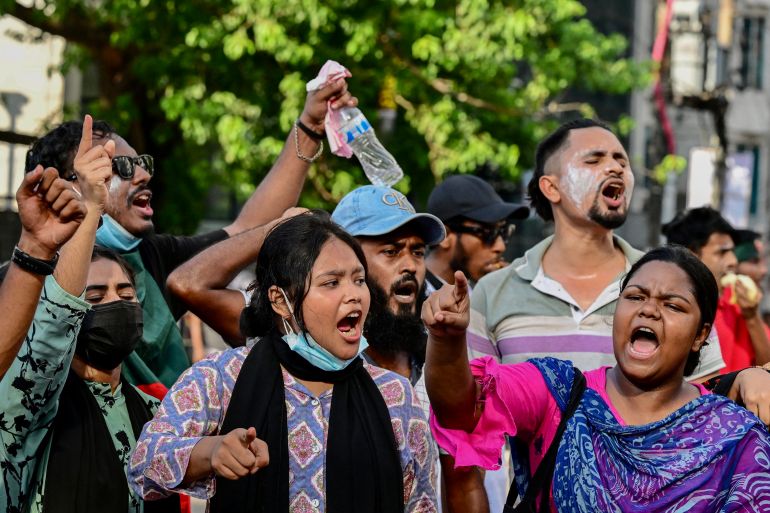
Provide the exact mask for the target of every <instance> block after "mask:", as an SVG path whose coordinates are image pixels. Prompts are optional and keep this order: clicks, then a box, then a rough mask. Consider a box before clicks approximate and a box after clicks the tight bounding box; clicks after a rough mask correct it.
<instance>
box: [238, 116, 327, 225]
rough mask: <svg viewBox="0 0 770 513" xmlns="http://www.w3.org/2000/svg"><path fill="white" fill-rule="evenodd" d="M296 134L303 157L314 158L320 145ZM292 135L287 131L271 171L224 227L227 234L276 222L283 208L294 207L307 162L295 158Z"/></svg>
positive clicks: (306, 168) (301, 134)
mask: <svg viewBox="0 0 770 513" xmlns="http://www.w3.org/2000/svg"><path fill="white" fill-rule="evenodd" d="M305 123H309V121H306V122H305ZM296 134H297V142H298V143H299V149H300V151H301V152H302V154H303V155H305V156H307V157H312V156H313V155H315V153H316V152H317V151H318V147H319V145H320V144H321V143H320V142H319V141H315V140H313V139H311V138H310V137H308V136H307V134H305V133H304V132H303V131H302V130H298V131H296ZM294 136H295V131H294V130H292V131H290V132H289V135H288V137H287V138H286V142H285V143H284V145H283V149H282V150H281V154H280V155H279V156H278V159H277V160H276V161H275V164H273V167H272V168H271V169H270V172H269V173H268V174H267V176H265V178H264V179H263V180H262V182H260V184H259V186H258V187H257V190H255V191H254V192H253V193H252V195H251V197H250V198H249V199H248V201H246V204H245V205H244V206H243V208H242V209H241V212H240V214H238V217H237V218H236V219H235V221H233V223H232V224H230V225H229V226H226V227H225V228H224V229H225V231H226V232H227V233H228V234H230V235H235V234H238V233H241V232H243V231H244V230H248V229H251V228H254V227H255V226H260V225H263V224H265V223H267V222H269V221H272V220H273V219H277V218H278V217H280V216H281V214H283V212H284V211H285V210H286V209H288V208H291V207H293V206H295V205H296V204H297V202H298V201H299V195H300V193H301V192H302V187H303V186H304V184H305V178H307V172H308V169H310V163H308V162H306V161H304V160H302V159H300V158H299V157H298V156H297V149H296V145H295V142H294Z"/></svg>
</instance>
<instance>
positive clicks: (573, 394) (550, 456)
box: [503, 368, 586, 513]
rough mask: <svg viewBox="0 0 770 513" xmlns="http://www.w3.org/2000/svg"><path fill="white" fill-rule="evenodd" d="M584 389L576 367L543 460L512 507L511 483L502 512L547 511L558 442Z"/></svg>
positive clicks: (516, 493) (515, 494)
mask: <svg viewBox="0 0 770 513" xmlns="http://www.w3.org/2000/svg"><path fill="white" fill-rule="evenodd" d="M585 389H586V378H585V376H583V373H582V372H580V371H579V370H578V369H577V368H576V369H575V377H574V379H573V381H572V389H571V391H570V397H569V402H568V403H567V408H566V409H565V410H564V411H563V412H562V416H561V422H559V426H558V427H557V428H556V433H555V434H554V437H553V441H552V442H551V445H550V446H549V447H548V451H547V452H546V453H545V456H544V457H543V461H541V462H540V465H538V467H537V470H536V471H535V475H534V476H532V479H531V480H530V482H529V486H528V487H527V492H526V493H525V494H524V498H523V499H522V501H521V503H520V504H519V505H518V506H517V507H516V508H514V507H513V504H514V503H515V502H516V499H518V498H519V491H518V488H517V487H516V483H515V482H514V483H513V484H511V488H510V490H509V491H508V499H507V500H506V501H505V508H504V509H503V512H504V513H527V512H536V511H539V512H541V513H547V512H548V508H549V504H548V502H549V501H550V495H551V482H552V481H553V472H554V470H555V468H556V453H557V451H558V450H559V444H560V443H561V439H562V436H563V435H564V431H565V430H566V428H567V421H568V420H569V419H570V417H572V415H573V414H574V413H575V411H576V410H577V408H578V405H579V404H580V399H581V398H582V397H583V392H584V391H585ZM538 495H540V497H541V498H540V507H539V508H537V507H536V501H537V496H538Z"/></svg>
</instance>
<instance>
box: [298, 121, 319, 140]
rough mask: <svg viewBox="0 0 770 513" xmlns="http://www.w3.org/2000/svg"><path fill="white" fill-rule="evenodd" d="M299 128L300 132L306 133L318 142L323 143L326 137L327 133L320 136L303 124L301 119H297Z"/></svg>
mask: <svg viewBox="0 0 770 513" xmlns="http://www.w3.org/2000/svg"><path fill="white" fill-rule="evenodd" d="M297 126H298V127H299V129H300V130H302V131H303V132H305V133H306V134H307V136H308V137H310V138H311V139H315V140H316V141H323V140H324V138H325V137H326V132H322V133H320V134H319V133H318V132H316V131H315V130H313V129H311V128H308V127H307V126H306V125H305V123H303V122H302V121H300V120H299V119H297Z"/></svg>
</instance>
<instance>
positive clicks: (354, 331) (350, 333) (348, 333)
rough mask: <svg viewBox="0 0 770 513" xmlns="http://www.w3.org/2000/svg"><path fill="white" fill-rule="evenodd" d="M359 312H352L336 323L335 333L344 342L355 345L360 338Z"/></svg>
mask: <svg viewBox="0 0 770 513" xmlns="http://www.w3.org/2000/svg"><path fill="white" fill-rule="evenodd" d="M361 319H362V316H361V310H354V311H352V312H350V313H349V314H347V315H346V316H345V317H343V318H342V319H340V320H339V322H337V331H339V332H340V334H341V335H342V338H343V339H345V341H346V342H350V343H355V342H358V341H359V340H360V338H361Z"/></svg>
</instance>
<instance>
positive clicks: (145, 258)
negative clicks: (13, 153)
mask: <svg viewBox="0 0 770 513" xmlns="http://www.w3.org/2000/svg"><path fill="white" fill-rule="evenodd" d="M357 103H358V101H357V99H356V98H355V97H354V96H352V95H351V94H350V93H349V92H348V90H347V83H346V82H345V80H344V79H339V80H337V81H333V82H329V83H327V84H326V85H325V86H324V87H322V88H321V89H318V90H316V91H312V92H309V93H308V95H307V98H306V100H305V106H304V110H303V111H302V114H301V115H300V117H299V119H298V120H297V122H296V124H295V127H294V128H293V129H292V130H291V132H290V133H289V135H288V137H287V139H286V142H285V144H284V147H283V150H282V152H281V154H280V155H279V157H278V159H277V160H276V162H275V164H274V165H273V167H272V169H271V170H270V172H269V173H268V175H267V176H266V177H265V178H264V180H263V181H262V183H260V184H259V187H257V189H256V191H255V192H254V193H253V194H252V196H251V198H249V200H248V201H247V202H246V204H245V205H244V206H243V209H242V210H241V212H240V214H239V215H238V217H237V218H236V219H235V220H234V221H233V222H232V223H231V224H230V225H228V226H225V227H224V228H223V229H221V230H215V231H213V232H209V233H204V234H201V235H197V236H194V237H176V236H171V235H157V234H154V233H153V222H152V216H153V213H154V212H153V209H152V206H151V200H152V191H151V190H150V186H149V183H150V180H151V179H152V176H153V173H154V172H155V163H154V162H153V159H152V157H151V156H150V155H139V154H138V153H137V151H136V150H134V148H132V147H131V145H130V144H129V143H128V142H127V141H126V140H125V139H123V138H122V137H121V136H120V135H118V134H117V133H115V131H114V130H113V129H112V128H111V127H110V126H109V125H108V124H107V123H105V122H103V121H98V122H93V125H91V123H92V121H91V119H90V116H86V120H85V122H84V123H80V122H74V121H71V122H67V123H63V124H62V125H60V126H58V127H57V128H55V129H53V130H52V131H51V132H49V133H48V134H46V135H45V136H43V137H42V138H40V139H39V140H37V141H35V143H33V145H32V147H31V148H30V150H29V152H28V153H27V162H26V169H27V170H28V171H30V170H32V169H34V168H35V167H36V166H37V165H43V166H44V167H54V168H56V169H57V170H58V171H59V174H60V176H61V177H63V178H68V179H74V178H73V176H74V170H75V168H76V167H77V166H90V165H95V164H96V163H99V162H102V161H104V160H105V159H109V161H108V162H109V163H111V165H112V170H113V176H112V179H111V181H110V182H109V184H108V191H109V195H108V198H107V202H106V204H105V208H104V214H105V215H103V216H102V223H101V226H100V228H99V230H98V232H97V244H100V245H102V246H106V247H109V248H111V249H114V250H117V251H119V252H120V253H121V254H122V255H123V256H124V257H125V258H126V259H127V260H128V261H129V262H130V263H131V265H132V266H133V267H134V269H135V271H137V296H138V297H139V298H140V299H141V301H142V307H143V310H144V333H143V342H142V343H141V344H140V347H139V348H138V349H137V351H136V352H135V353H133V354H132V355H131V356H130V357H129V358H128V359H127V360H126V363H125V364H124V372H123V374H124V375H125V376H126V377H127V379H128V380H129V381H130V382H132V383H133V384H138V385H146V387H145V390H147V391H150V392H151V393H152V392H157V393H158V394H159V395H160V394H162V391H163V386H160V384H163V385H165V386H170V385H171V384H173V383H174V382H175V381H176V379H177V377H179V375H180V374H181V373H182V372H183V371H184V370H185V369H187V367H189V361H188V359H187V356H186V353H185V351H184V346H183V343H182V337H181V334H180V332H179V329H178V328H177V326H176V320H177V319H178V318H179V317H181V315H182V314H183V313H184V312H185V310H186V309H185V307H184V305H183V304H182V303H181V302H179V301H178V300H175V299H174V298H173V297H172V296H171V295H170V294H169V293H168V291H167V289H166V279H167V277H168V275H169V274H170V273H171V272H172V271H173V270H174V269H175V268H176V267H178V266H179V265H181V264H182V263H184V262H185V261H186V260H188V259H190V258H191V257H192V256H193V255H195V254H196V253H198V252H199V251H201V250H202V249H204V248H206V247H208V246H210V245H212V244H214V243H216V242H219V241H221V240H223V239H226V238H227V237H229V236H231V235H234V234H237V233H240V232H243V231H245V230H247V229H250V228H254V227H256V226H261V225H264V224H266V223H268V222H269V221H271V220H273V219H275V218H277V217H280V216H281V214H282V213H283V212H284V211H285V210H286V209H288V208H289V207H292V206H294V205H296V203H297V200H298V199H299V194H300V192H301V190H302V186H303V185H304V182H305V177H306V176H307V171H308V169H309V167H310V163H311V162H312V161H313V160H315V158H316V155H317V154H318V153H320V152H319V149H321V145H322V142H321V141H322V139H323V137H324V134H323V130H324V117H325V116H326V112H327V110H328V108H329V107H328V105H329V104H330V105H331V108H342V107H352V106H355V105H357ZM84 125H87V126H84ZM78 170H80V168H78ZM76 187H77V184H76Z"/></svg>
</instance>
